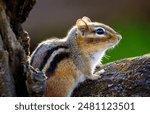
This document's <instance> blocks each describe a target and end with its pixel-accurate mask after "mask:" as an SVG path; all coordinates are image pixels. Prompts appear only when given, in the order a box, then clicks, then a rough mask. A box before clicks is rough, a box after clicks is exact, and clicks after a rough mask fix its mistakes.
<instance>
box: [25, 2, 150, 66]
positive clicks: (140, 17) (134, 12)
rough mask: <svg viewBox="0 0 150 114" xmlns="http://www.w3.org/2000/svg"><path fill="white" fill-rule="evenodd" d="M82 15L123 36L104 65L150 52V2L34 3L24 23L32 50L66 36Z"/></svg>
mask: <svg viewBox="0 0 150 114" xmlns="http://www.w3.org/2000/svg"><path fill="white" fill-rule="evenodd" d="M83 16H88V17H90V18H91V20H92V21H97V22H102V23H105V24H107V25H109V26H111V27H112V28H113V29H114V30H116V31H117V32H119V33H120V34H121V35H122V37H123V38H122V40H121V42H120V43H119V44H118V45H117V46H116V47H115V49H113V50H109V51H107V53H106V55H107V56H106V57H104V58H103V63H108V62H111V61H115V60H119V59H123V58H127V57H134V56H139V55H143V54H146V53H150V0H74V1H73V0H37V3H36V4H35V6H34V8H33V10H32V11H31V13H30V15H29V18H28V19H27V21H26V22H25V23H24V24H23V26H24V28H25V29H26V30H27V31H28V32H29V35H30V37H31V51H33V50H34V49H35V47H36V46H37V45H38V43H40V42H41V41H42V40H46V39H47V38H50V37H53V36H55V37H59V38H61V37H65V35H66V34H67V31H68V30H69V29H70V28H71V27H72V26H73V25H74V24H75V22H76V20H77V19H78V18H82V17H83Z"/></svg>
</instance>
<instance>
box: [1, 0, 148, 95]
mask: <svg viewBox="0 0 150 114" xmlns="http://www.w3.org/2000/svg"><path fill="white" fill-rule="evenodd" d="M35 1H36V0H0V96H44V92H45V88H46V76H45V75H44V74H43V72H41V71H38V70H35V69H33V68H32V67H31V66H30V65H29V63H28V58H29V54H30V50H29V46H30V45H29V41H30V38H29V35H28V33H27V32H26V31H24V30H23V28H22V26H21V24H22V23H23V22H24V21H25V20H26V18H27V17H28V15H29V12H30V10H31V9H32V7H33V5H34V4H35ZM101 69H105V72H104V73H103V74H101V78H100V79H98V80H93V81H91V80H86V81H85V82H83V83H81V84H80V86H79V87H78V88H76V90H75V91H74V93H73V96H150V55H147V56H143V57H137V58H131V59H125V60H121V61H117V62H113V63H110V64H107V65H104V66H101V67H99V68H97V70H96V71H99V70H101Z"/></svg>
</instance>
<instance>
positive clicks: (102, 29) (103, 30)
mask: <svg viewBox="0 0 150 114" xmlns="http://www.w3.org/2000/svg"><path fill="white" fill-rule="evenodd" d="M96 33H97V34H99V35H101V34H104V33H105V29H104V28H98V29H96Z"/></svg>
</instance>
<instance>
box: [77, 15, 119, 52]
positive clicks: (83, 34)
mask: <svg viewBox="0 0 150 114" xmlns="http://www.w3.org/2000/svg"><path fill="white" fill-rule="evenodd" d="M76 27H77V37H76V40H77V44H78V46H79V47H80V49H81V50H82V51H85V52H87V53H89V52H97V51H101V50H102V51H104V50H107V49H109V48H112V47H114V46H115V45H116V44H117V43H118V42H119V41H120V39H121V35H120V34H118V33H117V32H115V31H114V30H113V29H112V28H111V27H109V26H107V25H105V24H102V23H98V22H92V21H91V20H90V19H89V18H88V17H83V18H82V19H78V20H77V21H76Z"/></svg>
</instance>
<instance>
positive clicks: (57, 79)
mask: <svg viewBox="0 0 150 114" xmlns="http://www.w3.org/2000/svg"><path fill="white" fill-rule="evenodd" d="M66 63H67V64H66ZM76 71H77V69H76V66H75V65H74V63H73V61H72V59H64V60H62V61H61V62H60V63H59V64H58V67H57V69H56V70H55V72H54V73H53V74H52V75H51V76H50V78H49V79H48V80H47V84H48V85H47V89H46V96H51V97H54V96H58V97H61V96H67V94H68V92H69V90H70V89H71V87H72V86H73V84H74V83H75V81H76V75H77V72H76Z"/></svg>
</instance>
